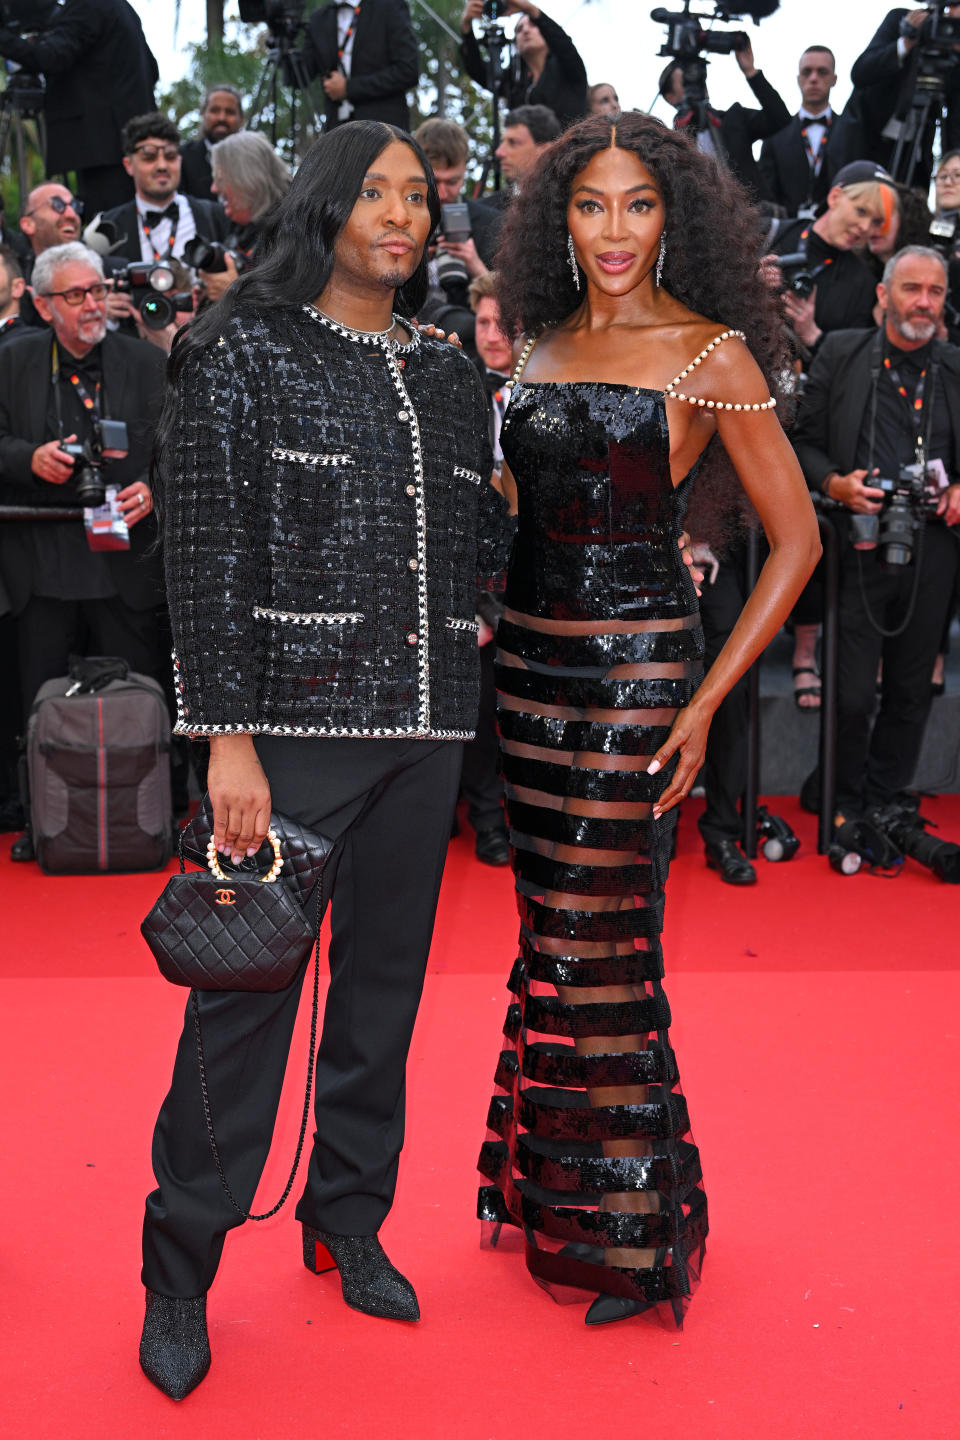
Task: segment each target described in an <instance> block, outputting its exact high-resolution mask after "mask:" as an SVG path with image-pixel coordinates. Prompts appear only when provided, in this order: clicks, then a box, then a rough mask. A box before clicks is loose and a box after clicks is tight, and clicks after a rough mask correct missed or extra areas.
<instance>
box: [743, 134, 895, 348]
mask: <svg viewBox="0 0 960 1440" xmlns="http://www.w3.org/2000/svg"><path fill="white" fill-rule="evenodd" d="M897 203H898V201H897V192H896V187H895V186H894V183H893V181H892V180H891V178H890V176H889V175H888V174H887V173H886V171H885V170H882V169H881V168H880V167H879V166H878V165H874V164H872V163H871V162H870V161H867V160H855V161H854V163H853V164H852V165H845V166H844V167H843V169H842V170H840V171H839V172H838V173H837V175H836V176H835V178H834V183H833V185H832V187H831V189H830V192H829V194H828V195H827V201H826V207H825V208H824V209H823V210H822V212H821V213H820V215H819V216H818V217H817V219H816V220H812V221H811V220H803V219H797V220H787V221H783V222H782V223H781V224H780V225H779V226H778V228H777V231H776V234H775V237H774V240H773V244H772V247H771V248H772V250H773V254H774V256H776V257H778V258H780V259H783V257H790V261H791V263H789V264H788V265H786V266H783V267H782V271H783V281H784V285H785V289H784V293H783V308H784V313H785V315H786V318H787V320H788V322H789V324H790V326H791V327H792V329H793V332H794V334H795V335H796V337H797V339H798V340H799V341H800V342H801V343H802V345H804V346H805V347H806V348H807V350H808V351H810V352H813V351H815V350H816V347H817V346H818V345H819V343H820V341H821V340H822V338H823V336H824V335H825V334H828V333H829V332H830V331H832V330H850V329H856V328H859V327H862V326H866V325H870V324H871V323H872V320H873V306H874V303H875V300H876V289H875V287H876V282H875V280H874V278H873V276H872V275H871V273H870V270H869V268H868V266H867V265H866V264H865V262H864V261H863V260H862V259H861V258H860V256H859V255H858V254H857V251H858V250H859V249H860V248H861V247H862V246H865V245H866V244H867V243H868V241H869V239H870V236H871V234H874V233H879V232H881V231H883V230H885V229H886V228H887V226H888V225H889V224H890V223H891V220H892V217H893V214H894V212H895V210H896V207H897Z"/></svg>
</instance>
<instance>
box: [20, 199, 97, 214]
mask: <svg viewBox="0 0 960 1440" xmlns="http://www.w3.org/2000/svg"><path fill="white" fill-rule="evenodd" d="M43 205H49V206H50V209H51V210H53V211H54V212H55V213H56V214H57V215H65V214H66V213H67V211H68V210H72V211H73V212H74V214H75V215H82V214H83V201H82V200H74V198H73V196H71V197H70V199H69V200H64V198H63V196H62V195H51V196H50V199H49V200H44V202H43ZM43 205H40V206H39V207H38V208H39V209H41V210H42V209H43ZM23 213H24V219H25V218H26V217H27V216H28V215H36V213H37V212H36V210H25V211H24V212H23Z"/></svg>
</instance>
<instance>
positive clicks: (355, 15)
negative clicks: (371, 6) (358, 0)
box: [337, 5, 360, 69]
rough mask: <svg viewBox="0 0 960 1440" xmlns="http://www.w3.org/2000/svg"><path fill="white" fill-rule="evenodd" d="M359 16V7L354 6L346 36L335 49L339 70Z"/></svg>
mask: <svg viewBox="0 0 960 1440" xmlns="http://www.w3.org/2000/svg"><path fill="white" fill-rule="evenodd" d="M359 16H360V6H359V5H355V6H354V7H353V19H352V20H351V21H350V24H349V25H348V26H347V30H346V34H345V35H344V37H343V39H342V40H341V42H340V45H339V46H338V48H337V66H338V68H341V69H342V67H343V57H344V55H345V54H346V53H347V46H348V45H349V44H350V41H351V40H352V38H353V32H354V30H356V28H357V20H358V18H359Z"/></svg>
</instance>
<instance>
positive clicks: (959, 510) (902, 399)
mask: <svg viewBox="0 0 960 1440" xmlns="http://www.w3.org/2000/svg"><path fill="white" fill-rule="evenodd" d="M946 294H947V274H946V265H945V263H944V260H943V258H942V257H941V256H940V255H939V254H938V253H937V251H935V250H930V249H927V248H926V247H924V246H920V245H909V246H906V247H905V248H904V249H903V250H901V251H899V252H898V254H896V255H894V256H893V258H892V259H891V260H890V261H889V262H888V264H887V267H886V269H885V270H884V274H883V281H882V283H881V284H880V285H878V286H877V296H878V299H879V301H880V304H881V307H882V309H883V324H882V325H881V326H880V327H879V329H876V330H873V329H871V330H842V331H836V332H834V333H833V334H831V335H828V336H827V337H826V339H825V340H824V342H823V344H822V346H821V347H820V350H819V352H818V354H817V357H816V359H815V361H814V363H813V365H812V367H811V370H810V373H809V377H808V381H807V387H806V390H805V392H804V396H803V400H802V402H801V406H800V412H799V414H798V416H797V422H796V425H795V427H794V430H793V433H792V437H791V438H792V440H793V443H794V447H795V449H796V451H797V455H798V458H799V460H800V464H801V465H802V467H803V472H804V475H805V476H806V479H807V484H808V485H809V487H810V489H811V490H819V491H820V492H821V493H822V494H823V495H825V496H827V497H828V499H830V500H832V501H833V502H835V506H836V509H835V511H834V513H833V515H832V518H833V519H834V521H835V522H836V524H837V528H838V529H839V532H840V662H839V686H838V688H839V700H838V737H837V805H836V809H837V812H838V823H839V822H840V820H841V819H847V820H849V819H857V818H861V817H864V816H870V815H871V814H873V813H875V812H876V811H877V810H878V809H881V808H882V807H884V806H885V805H888V804H890V803H891V802H894V801H896V800H897V799H898V798H899V797H900V795H901V793H902V791H903V790H904V789H905V788H906V787H907V786H908V785H909V784H910V782H911V779H912V776H913V771H914V768H915V766H916V762H917V757H918V755H919V753H920V746H921V744H922V741H923V733H924V728H925V726H926V722H927V715H928V713H929V709H930V702H931V696H932V691H931V684H930V676H931V673H932V671H933V663H934V660H935V658H936V655H937V650H938V647H939V644H940V639H941V635H942V632H943V627H944V622H945V620H946V616H947V610H948V607H949V605H950V602H951V597H952V595H953V589H954V583H955V580H956V573H957V555H958V548H957V543H956V538H955V536H954V535H953V534H952V533H951V530H950V528H949V527H951V526H954V525H956V524H957V522H958V521H960V483H958V479H957V477H958V475H960V349H957V347H956V346H953V345H949V344H946V343H945V342H943V341H941V340H939V339H937V338H936V337H937V333H938V330H939V329H940V326H941V323H942V320H943V311H944V303H945V300H946ZM882 482H886V484H882ZM891 482H892V484H891ZM898 514H901V515H902V516H903V517H904V524H905V529H901V531H900V533H899V534H897V535H894V534H893V533H892V526H893V525H894V524H895V522H896V521H897V517H898ZM881 661H882V664H883V682H882V689H881V697H880V703H879V709H878V710H877V703H876V682H877V670H878V667H879V665H880V663H881ZM875 710H877V714H876V720H875V723H874V725H873V730H872V733H871V729H870V725H871V720H872V719H873V716H874V711H875Z"/></svg>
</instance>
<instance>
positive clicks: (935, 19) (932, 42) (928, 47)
mask: <svg viewBox="0 0 960 1440" xmlns="http://www.w3.org/2000/svg"><path fill="white" fill-rule="evenodd" d="M952 3H954V0H928V4H927V5H926V7H925V8H926V9H927V10H928V11H929V14H928V15H927V16H926V17H925V19H924V20H923V22H922V24H921V25H920V26H919V28H917V27H916V26H914V25H911V24H910V23H909V17H908V16H906V15H905V16H904V18H903V19H902V20H901V21H900V34H901V36H902V37H903V38H904V39H905V40H916V41H918V43H919V44H920V45H921V46H922V47H923V49H924V50H925V51H926V52H927V53H928V54H930V53H933V54H936V53H938V52H942V54H943V58H944V59H945V60H947V61H952V60H953V59H954V58H955V52H954V47H955V46H957V45H960V20H958V19H955V18H954V17H953V16H952V15H948V14H947V13H946V12H947V10H948V8H949V6H950V5H951V4H952Z"/></svg>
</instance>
